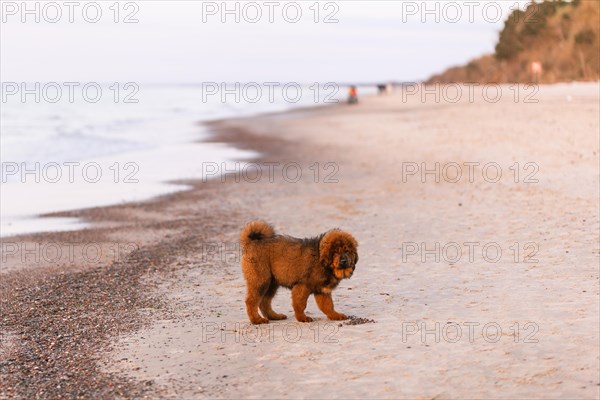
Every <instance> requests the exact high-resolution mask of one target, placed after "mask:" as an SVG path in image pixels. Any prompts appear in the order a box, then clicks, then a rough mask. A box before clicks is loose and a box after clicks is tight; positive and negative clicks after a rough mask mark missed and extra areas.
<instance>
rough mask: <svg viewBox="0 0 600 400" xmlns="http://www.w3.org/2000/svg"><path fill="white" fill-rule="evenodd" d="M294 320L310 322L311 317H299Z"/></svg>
mask: <svg viewBox="0 0 600 400" xmlns="http://www.w3.org/2000/svg"><path fill="white" fill-rule="evenodd" d="M296 319H297V320H298V322H312V321H313V319H312V318H311V317H309V316H308V315H301V316H299V317H296Z"/></svg>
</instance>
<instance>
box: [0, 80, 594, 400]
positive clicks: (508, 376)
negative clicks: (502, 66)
mask: <svg viewBox="0 0 600 400" xmlns="http://www.w3.org/2000/svg"><path fill="white" fill-rule="evenodd" d="M479 93H480V92H479ZM503 93H504V96H502V98H501V99H500V101H498V102H497V103H489V102H486V101H484V100H482V99H481V96H477V95H476V96H475V102H473V103H471V102H469V101H468V99H467V98H466V97H465V98H463V99H462V100H461V101H460V102H458V103H456V104H453V103H449V102H444V101H441V102H439V103H436V102H435V100H434V98H433V96H430V97H428V101H427V102H421V101H420V99H419V98H418V97H417V98H415V97H414V96H413V97H411V98H409V99H408V100H406V101H405V100H404V99H403V97H402V96H401V95H400V94H396V95H393V96H388V97H375V98H369V99H364V101H363V102H361V103H360V104H359V105H357V106H345V105H343V106H339V107H329V108H321V109H314V110H305V111H298V112H293V113H288V114H279V115H270V116H263V117H260V118H252V119H239V120H232V121H222V122H218V123H215V124H214V125H213V128H214V130H215V133H216V136H215V140H218V141H231V142H235V143H237V144H238V145H239V146H240V147H244V148H252V149H257V150H259V151H261V152H263V154H264V157H262V158H261V159H259V160H256V162H257V163H258V165H260V166H261V168H262V171H263V176H262V177H261V178H260V179H257V180H256V181H255V182H252V181H251V180H254V177H255V174H254V173H253V171H254V169H250V170H248V173H247V174H246V176H244V175H243V174H242V176H238V177H237V178H239V182H236V181H235V180H236V176H234V175H229V176H227V181H226V182H221V181H220V180H218V179H217V180H214V181H212V182H196V183H194V185H195V189H194V190H192V191H190V192H185V193H179V194H176V195H172V196H168V197H164V198H161V199H158V200H156V201H154V202H149V203H143V204H134V205H128V206H120V207H111V208H104V209H95V210H89V211H85V212H77V213H71V214H68V215H77V216H83V217H87V218H91V219H93V220H96V221H98V222H99V225H98V228H95V229H90V230H86V231H82V232H79V233H71V234H68V233H64V234H57V235H54V236H53V235H37V236H29V237H23V238H22V240H27V241H32V242H35V241H49V240H66V238H71V240H73V239H72V237H73V236H77V235H78V236H77V237H79V238H80V239H81V240H100V241H102V243H112V242H123V243H128V242H135V243H139V247H140V250H138V251H134V252H132V253H131V257H133V260H134V261H135V262H132V260H131V259H130V258H127V257H126V259H125V260H124V261H123V262H122V263H121V264H118V265H116V266H115V265H113V266H109V264H110V263H109V262H108V261H106V260H104V262H103V263H99V265H96V266H95V269H93V273H95V274H97V275H94V279H98V280H99V281H100V282H102V285H99V286H102V287H104V288H105V289H103V290H104V292H103V293H105V295H104V297H102V296H100V298H99V299H98V300H97V301H96V302H95V303H94V304H93V305H92V306H91V307H92V308H93V309H94V310H95V311H96V312H97V313H98V314H99V315H104V314H106V313H107V311H106V310H105V308H106V307H107V306H106V305H107V304H110V303H111V296H112V294H111V293H113V292H117V293H119V299H120V300H119V301H120V302H121V303H124V304H125V305H124V306H123V308H122V309H118V310H117V311H111V312H112V314H106V315H105V317H106V318H105V319H104V321H105V323H106V324H108V326H112V325H111V324H114V323H115V322H114V321H111V319H112V320H114V319H115V318H117V319H118V318H119V316H121V317H122V316H123V315H131V318H130V319H131V320H132V321H129V322H128V323H123V325H122V326H120V329H117V330H116V331H114V330H108V329H107V330H106V331H102V332H100V333H99V331H98V330H94V329H93V328H90V329H91V330H90V331H88V333H87V334H85V332H84V333H81V332H80V333H79V334H80V335H87V336H90V335H91V337H95V336H94V335H96V336H98V341H99V342H101V343H102V345H101V346H100V345H95V346H87V345H86V344H85V343H83V341H82V340H81V338H80V337H78V336H77V334H75V335H74V337H71V338H70V339H69V343H81V348H82V349H83V350H82V351H86V352H87V353H86V354H90V355H93V356H94V357H91V358H90V359H91V361H90V362H87V363H83V361H81V360H79V361H77V362H75V364H74V365H76V366H77V368H79V371H81V370H84V372H81V373H80V375H77V373H75V375H74V376H75V377H77V378H78V379H81V380H82V381H84V383H82V384H81V385H80V386H81V387H83V388H85V390H83V389H81V390H80V391H79V392H78V391H77V389H76V388H72V387H71V386H68V385H67V386H66V387H67V388H69V389H64V388H63V392H61V391H60V389H58V390H57V389H56V388H53V390H54V393H64V390H67V391H66V393H68V394H81V395H89V394H93V395H115V394H116V395H125V396H128V395H148V396H153V397H155V396H165V397H177V398H182V397H183V398H191V397H194V398H273V397H278V398H279V397H291V398H482V397H493V398H589V399H595V398H598V397H599V396H600V378H599V373H600V365H599V362H600V358H599V351H600V346H599V340H600V335H599V329H598V326H599V323H600V321H599V314H600V310H599V236H598V235H599V209H598V202H599V192H598V190H599V183H600V177H599V166H598V159H599V151H600V149H599V142H598V140H599V130H600V124H599V117H598V116H599V115H600V109H599V107H600V99H599V91H598V84H586V85H575V86H573V85H555V86H549V87H542V88H541V90H540V91H539V92H538V93H537V94H536V95H535V96H534V98H535V99H537V100H538V102H537V103H524V102H523V100H524V98H523V95H521V98H520V101H518V102H515V101H514V98H513V92H511V91H510V89H509V88H508V87H504V90H503ZM509 93H510V95H509ZM266 162H279V163H280V165H278V166H276V167H274V170H273V173H274V178H273V182H271V181H270V179H269V178H270V176H269V167H268V165H267V164H265V163H266ZM292 163H297V165H295V164H292ZM315 163H318V166H317V165H315ZM422 163H425V166H426V167H427V168H428V169H430V170H433V169H434V167H435V165H436V163H439V165H440V170H439V171H440V181H439V182H436V176H435V174H433V173H432V174H428V175H426V176H425V177H424V178H425V179H422V177H421V175H420V173H417V174H415V175H408V176H405V175H403V170H404V171H406V170H407V168H412V167H414V166H415V165H416V166H418V167H419V168H422V167H423V165H422ZM455 163H456V164H455ZM465 163H479V164H478V165H476V166H474V167H473V171H472V172H473V176H472V179H470V177H469V167H468V165H474V164H466V165H465ZM515 163H518V167H517V165H516V164H515ZM457 164H458V165H459V166H460V167H461V169H462V177H461V179H459V181H458V182H452V180H455V176H456V168H455V167H456V165H457ZM485 165H488V168H487V169H485V171H484V168H483V167H484V166H485ZM282 166H286V167H288V169H287V172H288V175H287V179H282V168H281V167H282ZM298 166H299V167H300V168H301V170H302V177H301V178H300V179H299V180H298V181H297V182H295V183H292V182H291V180H293V178H294V177H295V175H296V168H295V167H298ZM511 167H512V169H511ZM316 169H318V170H319V174H318V178H317V177H316V175H315V170H316ZM497 169H499V170H500V171H501V173H502V176H501V177H500V178H499V180H498V182H491V181H493V180H494V178H495V176H496V170H497ZM515 169H518V170H519V174H518V178H517V179H516V175H515ZM516 180H517V181H518V182H515V181H516ZM535 180H537V182H535ZM62 215H65V214H62ZM256 218H261V219H265V220H268V221H270V222H272V223H273V225H274V226H275V227H276V230H278V231H280V232H282V233H287V234H291V235H293V236H298V237H303V236H313V235H315V234H318V233H320V232H323V231H325V230H327V229H330V228H332V227H340V228H342V229H345V230H348V231H350V232H352V233H353V234H354V235H355V236H356V238H357V239H358V241H359V243H360V247H359V254H360V261H359V263H358V266H357V270H356V272H355V274H354V276H353V277H352V279H350V280H347V281H344V282H342V284H340V286H339V287H338V289H337V290H336V291H335V292H334V301H335V304H336V308H337V309H338V310H339V311H341V312H344V313H346V314H349V315H352V316H355V317H357V319H355V320H350V321H345V322H343V323H339V322H335V323H334V322H332V321H328V320H326V319H325V318H324V316H323V315H322V314H321V313H320V312H319V311H318V309H317V307H316V305H315V304H314V301H313V300H312V298H311V299H309V305H308V311H307V314H308V315H310V316H313V317H316V318H315V322H313V323H311V324H301V323H297V322H296V321H295V320H294V319H293V312H292V308H291V304H290V295H289V291H286V290H281V291H280V292H279V293H278V295H277V296H276V298H275V300H274V308H275V309H276V310H277V311H279V312H284V313H286V314H287V315H288V316H289V319H288V320H286V321H280V322H274V323H271V324H269V325H266V326H261V327H260V328H255V327H251V326H248V324H247V318H246V315H245V310H244V303H243V299H244V282H243V279H242V276H241V273H240V269H239V246H238V245H237V238H238V234H239V230H240V229H241V227H242V226H243V224H244V223H245V222H248V221H250V220H252V219H256ZM69 235H71V236H69ZM82 238H83V239H82ZM20 240H21V239H20ZM436 243H439V251H438V252H436V251H435V249H436ZM470 243H473V244H470ZM515 243H516V244H515ZM469 246H472V247H471V248H474V251H473V256H472V260H471V259H470V251H469V250H470V247H469ZM484 247H485V248H486V250H487V252H486V253H484V254H482V249H483V248H484ZM424 249H427V250H432V249H433V252H427V251H425V252H423V254H422V252H421V250H424ZM456 249H459V250H460V251H461V252H462V254H461V257H460V260H458V258H459V257H457V256H456ZM498 249H500V250H501V257H500V259H499V260H498V261H495V260H494V258H495V257H496V251H497V250H498ZM517 249H518V254H516V252H517ZM412 253H416V254H412ZM140 254H142V255H143V257H141V256H140ZM422 256H424V257H425V260H424V261H423V260H422ZM436 256H437V257H439V260H437V259H436ZM515 258H516V260H515ZM494 261H495V262H494ZM8 264H10V263H8ZM13 264H14V263H13ZM17 264H18V263H17ZM11 265H12V264H11ZM148 265H150V267H149V266H148ZM13 267H14V265H13ZM37 267H38V272H37V274H39V275H42V276H43V277H42V278H36V279H37V280H36V279H34V278H24V277H23V273H22V272H19V271H14V272H6V273H5V275H4V277H5V278H4V279H3V282H4V283H3V285H2V293H1V294H2V298H1V299H2V305H3V307H4V310H8V312H7V311H3V314H4V315H3V317H4V318H3V319H2V320H3V321H4V322H3V325H2V330H3V332H5V335H4V336H5V338H6V339H5V340H4V341H3V344H4V350H2V351H0V357H1V359H0V361H1V362H2V365H0V373H2V374H3V375H2V376H0V377H1V378H4V381H5V382H9V384H10V385H11V386H10V387H8V384H6V383H5V384H4V385H5V386H4V387H2V384H0V389H2V391H0V393H4V394H5V395H7V394H8V395H15V394H16V395H24V394H27V395H28V396H29V395H39V390H40V387H47V386H48V384H47V382H51V383H54V382H55V381H56V380H57V379H58V378H59V377H58V373H57V372H53V373H48V374H45V375H43V379H41V378H40V379H33V378H32V379H31V380H30V382H28V384H29V387H31V389H26V388H25V386H24V385H25V383H24V382H25V381H26V379H25V378H22V379H20V380H19V379H16V378H15V377H24V376H26V374H25V372H26V371H25V370H26V369H27V368H25V367H20V365H21V364H23V365H26V366H27V365H28V366H31V365H33V364H35V360H34V361H31V360H28V361H27V362H30V364H26V362H24V361H22V360H21V357H24V354H30V353H31V352H35V351H34V349H33V347H31V345H30V343H31V338H30V339H28V340H29V341H24V340H23V337H24V336H27V335H30V336H31V337H33V336H35V335H34V333H35V332H37V331H36V330H35V329H34V328H31V329H29V330H27V329H28V328H27V326H29V325H31V324H29V325H28V324H27V321H26V316H24V315H22V312H23V310H25V309H27V307H26V305H27V301H28V300H30V297H28V296H22V295H21V294H22V293H23V290H24V289H23V287H25V288H30V287H31V286H36V287H38V288H39V287H40V285H41V284H40V282H42V283H44V282H47V280H48V279H49V278H48V277H53V276H56V274H58V273H59V272H60V273H62V274H63V275H65V274H66V276H67V278H64V280H66V281H68V282H71V281H77V279H79V278H80V277H81V275H77V274H89V273H90V272H89V271H86V267H85V266H82V265H81V263H77V262H73V263H70V264H68V265H62V266H58V267H57V266H47V265H37ZM13 269H14V268H13ZM57 269H58V270H59V271H56V270H57ZM80 270H83V271H80ZM106 271H108V272H111V275H110V276H113V275H118V274H120V273H122V274H125V275H126V276H125V277H126V278H127V279H123V280H122V282H123V285H127V286H126V287H125V290H124V288H123V285H121V286H120V285H119V279H116V278H114V277H113V278H112V279H105V278H104V277H103V276H105V275H103V272H106ZM120 271H126V272H120ZM69 277H70V278H69ZM88 278H89V277H88ZM89 279H91V278H89ZM11 282H12V283H11ZM17 286H18V287H20V290H16V289H15V288H16V287H17ZM42 286H43V285H42ZM69 287H71V286H69ZM27 290H29V289H27ZM27 290H25V291H27ZM127 290H129V291H130V292H131V294H128V293H123V292H125V291H127ZM134 294H135V295H134ZM19 296H21V297H19ZM38 296H41V297H42V298H43V296H42V295H40V294H39V293H38ZM78 296H79V297H83V298H85V291H81V293H80V292H77V293H75V294H73V298H75V299H77V298H78ZM127 296H130V297H131V299H129V298H128V297H127ZM128 300H131V304H128V303H127V301H128ZM157 304H158V305H157ZM67 305H70V303H68V302H67ZM63 308H64V307H63ZM112 308H114V307H112ZM60 312H61V311H60V310H59V311H57V313H60ZM19 313H21V314H19ZM103 313H104V314H103ZM42 314H43V312H42ZM75 314H77V313H75ZM37 317H38V318H40V319H41V320H42V321H46V320H45V319H44V318H45V316H43V315H42V316H39V315H38V316H37ZM73 318H77V315H75V316H74V317H73ZM361 318H362V319H361ZM24 320H25V321H24ZM371 320H372V321H371ZM29 322H30V321H29ZM66 324H67V325H68V324H69V322H66ZM53 329H55V330H56V331H60V329H61V326H60V325H59V326H56V324H55V325H53ZM32 332H34V333H32ZM459 332H460V336H458V333H459ZM517 332H518V335H517V334H516V333H517ZM36 334H37V333H36ZM55 334H56V333H55ZM87 336H86V337H87ZM88 339H89V338H88ZM37 340H38V341H37V342H36V343H38V342H40V340H41V339H37ZM44 340H47V338H46V339H44ZM78 340H79V342H78ZM88 341H89V340H88ZM40 343H41V342H40ZM27 346H29V347H27ZM38 347H39V346H38ZM71 347H73V346H71ZM75 347H76V346H75ZM36 348H37V347H36ZM109 349H112V351H110V352H108V351H107V350H109ZM71 350H73V349H71ZM28 352H29V353H28ZM53 354H54V355H55V356H56V355H57V354H60V355H62V353H53ZM31 363H33V364H31ZM77 363H79V364H77ZM70 365H71V364H69V362H65V363H64V365H63V367H62V368H63V369H66V370H68V369H69V368H75V367H71V366H70ZM92 373H93V374H94V379H96V380H97V381H98V382H100V383H101V384H97V383H89V382H88V381H89V380H91V377H90V375H91V374H92ZM6 379H8V381H7V380H6ZM10 379H12V380H10ZM67 380H68V378H67ZM74 383H76V382H74ZM44 385H46V386H44ZM107 385H114V386H115V387H117V388H118V389H114V390H113V389H110V390H109V389H106V390H105V391H104V392H103V391H102V390H101V388H106V387H107ZM110 387H111V388H112V387H113V386H110ZM99 388H100V389H99ZM45 393H46V394H47V393H48V392H45ZM0 396H1V394H0Z"/></svg>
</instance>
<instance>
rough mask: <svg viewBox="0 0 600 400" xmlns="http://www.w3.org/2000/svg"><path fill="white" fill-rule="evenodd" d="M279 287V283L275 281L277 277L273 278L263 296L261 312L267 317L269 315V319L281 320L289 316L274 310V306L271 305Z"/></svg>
mask: <svg viewBox="0 0 600 400" xmlns="http://www.w3.org/2000/svg"><path fill="white" fill-rule="evenodd" d="M278 287H279V285H277V282H275V279H271V283H270V284H269V288H268V289H267V291H266V293H265V295H264V296H263V298H262V300H261V301H260V312H261V313H262V315H264V316H265V317H267V318H268V319H271V320H281V319H286V318H287V316H286V315H285V314H279V313H277V312H275V311H273V308H272V306H271V301H272V300H273V297H275V293H277V288H278Z"/></svg>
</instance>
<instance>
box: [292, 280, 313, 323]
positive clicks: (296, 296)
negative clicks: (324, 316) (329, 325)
mask: <svg viewBox="0 0 600 400" xmlns="http://www.w3.org/2000/svg"><path fill="white" fill-rule="evenodd" d="M308 296H310V290H309V289H308V288H307V287H306V286H304V285H296V286H294V287H293V288H292V306H293V307H294V314H296V319H297V320H298V321H300V322H312V318H311V317H309V316H307V315H306V314H304V310H305V309H306V302H307V301H308Z"/></svg>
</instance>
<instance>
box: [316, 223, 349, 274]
mask: <svg viewBox="0 0 600 400" xmlns="http://www.w3.org/2000/svg"><path fill="white" fill-rule="evenodd" d="M357 249H358V243H357V242H356V239H354V237H353V236H352V235H351V234H349V233H348V232H344V231H341V230H339V229H334V230H331V231H329V232H327V233H326V234H325V235H324V236H323V238H322V239H321V244H320V245H319V257H320V259H321V263H322V264H323V265H325V266H326V267H328V268H331V270H332V271H333V274H334V275H335V277H336V278H338V279H343V278H350V277H351V276H352V274H353V273H354V268H356V263H357V262H358V252H357Z"/></svg>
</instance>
